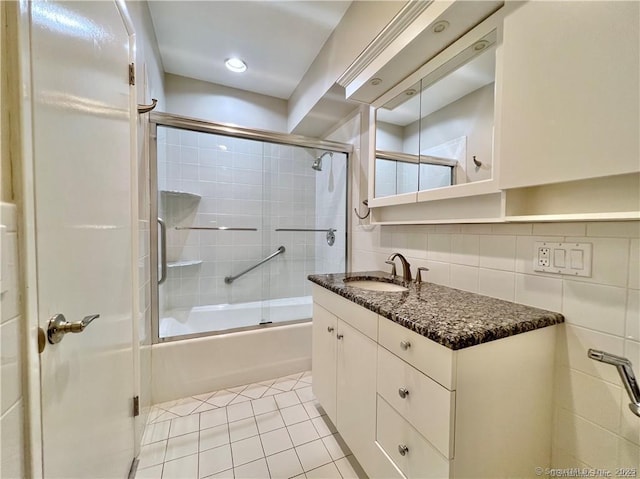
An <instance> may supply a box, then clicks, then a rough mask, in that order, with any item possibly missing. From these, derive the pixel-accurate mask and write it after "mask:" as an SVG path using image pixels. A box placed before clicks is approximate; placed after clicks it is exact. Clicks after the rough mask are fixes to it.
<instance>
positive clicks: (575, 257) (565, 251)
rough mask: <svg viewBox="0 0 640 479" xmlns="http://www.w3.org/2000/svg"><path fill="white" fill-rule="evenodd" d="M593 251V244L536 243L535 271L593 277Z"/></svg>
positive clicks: (534, 255) (534, 250)
mask: <svg viewBox="0 0 640 479" xmlns="http://www.w3.org/2000/svg"><path fill="white" fill-rule="evenodd" d="M592 250H593V245H592V244H591V243H551V242H549V241H536V242H535V244H534V248H533V270H534V271H541V272H544V273H553V274H564V275H568V276H584V277H591V257H592Z"/></svg>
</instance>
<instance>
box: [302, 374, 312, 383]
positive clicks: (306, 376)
mask: <svg viewBox="0 0 640 479" xmlns="http://www.w3.org/2000/svg"><path fill="white" fill-rule="evenodd" d="M311 380H312V376H311V371H306V372H304V373H303V374H302V376H300V381H304V382H305V383H309V384H311Z"/></svg>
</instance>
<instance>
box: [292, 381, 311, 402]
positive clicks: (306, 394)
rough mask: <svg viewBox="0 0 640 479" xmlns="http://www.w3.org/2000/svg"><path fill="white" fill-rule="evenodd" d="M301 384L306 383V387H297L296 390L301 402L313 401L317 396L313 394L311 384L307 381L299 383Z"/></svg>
mask: <svg viewBox="0 0 640 479" xmlns="http://www.w3.org/2000/svg"><path fill="white" fill-rule="evenodd" d="M299 384H305V386H304V387H302V388H299V389H298V388H296V389H295V392H296V394H297V395H298V398H299V399H300V402H308V401H313V400H314V399H315V398H316V397H315V396H314V395H313V391H312V390H311V386H309V385H308V384H306V383H299Z"/></svg>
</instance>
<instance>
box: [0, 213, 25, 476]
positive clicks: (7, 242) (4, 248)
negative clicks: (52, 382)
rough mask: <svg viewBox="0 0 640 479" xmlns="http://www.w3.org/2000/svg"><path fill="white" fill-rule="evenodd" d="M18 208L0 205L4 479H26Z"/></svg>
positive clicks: (0, 387) (0, 472) (0, 425)
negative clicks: (12, 478)
mask: <svg viewBox="0 0 640 479" xmlns="http://www.w3.org/2000/svg"><path fill="white" fill-rule="evenodd" d="M16 214H17V213H16V206H15V205H11V204H7V203H2V204H1V205H0V215H1V217H0V219H1V224H0V235H1V236H2V237H1V238H0V247H1V251H0V254H1V255H2V260H1V261H0V262H1V263H2V276H0V279H1V282H0V284H1V285H2V287H1V288H0V289H1V293H2V294H1V297H0V303H1V309H2V314H1V316H0V338H2V345H1V346H0V366H1V368H2V373H1V374H0V378H1V379H0V381H1V384H0V391H2V397H1V401H0V402H1V410H2V411H1V414H2V415H1V417H0V430H1V431H2V440H1V441H0V443H1V445H2V447H1V450H0V457H2V461H1V463H2V468H1V470H0V476H1V477H24V476H25V474H24V459H25V457H24V432H23V431H24V408H25V399H24V395H23V385H22V361H23V359H22V357H23V356H22V351H21V349H22V348H21V345H22V334H23V333H22V328H23V324H22V319H21V316H20V295H19V291H18V269H19V268H18V234H17V216H16Z"/></svg>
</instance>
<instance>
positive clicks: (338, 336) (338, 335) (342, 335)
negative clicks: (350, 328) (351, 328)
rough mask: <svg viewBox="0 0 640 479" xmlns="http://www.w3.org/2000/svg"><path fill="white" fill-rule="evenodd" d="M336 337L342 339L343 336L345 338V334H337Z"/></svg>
mask: <svg viewBox="0 0 640 479" xmlns="http://www.w3.org/2000/svg"><path fill="white" fill-rule="evenodd" d="M336 338H338V339H342V338H344V334H336Z"/></svg>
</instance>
